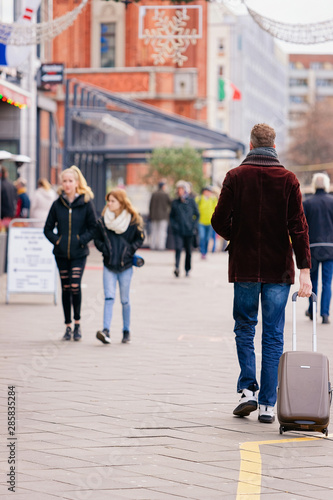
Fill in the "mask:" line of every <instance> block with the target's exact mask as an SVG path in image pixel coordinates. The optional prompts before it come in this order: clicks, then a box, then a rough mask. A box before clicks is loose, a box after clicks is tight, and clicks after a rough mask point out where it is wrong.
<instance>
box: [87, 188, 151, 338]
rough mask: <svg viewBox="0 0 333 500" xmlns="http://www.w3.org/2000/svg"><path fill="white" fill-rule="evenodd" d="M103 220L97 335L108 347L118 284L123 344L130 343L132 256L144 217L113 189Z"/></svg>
mask: <svg viewBox="0 0 333 500" xmlns="http://www.w3.org/2000/svg"><path fill="white" fill-rule="evenodd" d="M105 199H106V206H105V207H104V210H103V212H102V217H101V218H100V219H99V220H98V221H97V226H96V231H95V238H94V242H95V245H96V247H97V249H98V250H99V251H100V252H102V254H103V262H104V268H103V286H104V296H105V301H104V316H103V330H99V331H98V332H97V334H96V337H97V338H98V340H100V341H101V342H103V344H109V343H110V342H111V339H110V333H109V332H110V325H111V321H112V315H113V305H114V301H115V297H116V286H117V281H118V283H119V291H120V301H121V304H122V313H123V339H122V342H123V343H127V342H129V341H130V314H131V306H130V297H129V292H130V285H131V279H132V274H133V267H132V266H133V255H134V253H135V252H136V250H137V249H138V248H139V247H141V245H142V243H143V240H144V233H143V222H142V218H141V216H140V215H139V213H138V212H137V211H136V209H135V208H134V207H133V206H132V204H131V202H130V200H129V198H128V197H127V194H126V191H124V190H123V189H119V188H118V189H113V190H112V191H110V192H109V193H108V194H107V195H106V197H105Z"/></svg>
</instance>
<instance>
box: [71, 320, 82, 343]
mask: <svg viewBox="0 0 333 500" xmlns="http://www.w3.org/2000/svg"><path fill="white" fill-rule="evenodd" d="M81 338H82V333H81V328H80V325H79V324H78V323H75V325H74V335H73V339H74V340H76V341H78V340H81Z"/></svg>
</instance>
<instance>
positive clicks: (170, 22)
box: [142, 7, 199, 66]
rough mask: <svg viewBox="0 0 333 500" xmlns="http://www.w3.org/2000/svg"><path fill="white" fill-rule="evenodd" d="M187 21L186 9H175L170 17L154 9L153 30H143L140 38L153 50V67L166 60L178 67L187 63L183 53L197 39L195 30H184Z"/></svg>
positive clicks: (188, 17)
mask: <svg viewBox="0 0 333 500" xmlns="http://www.w3.org/2000/svg"><path fill="white" fill-rule="evenodd" d="M189 19H190V16H189V15H188V14H187V9H186V7H181V10H179V9H177V10H176V11H175V14H174V15H173V16H172V17H169V16H168V15H166V14H165V11H164V10H161V11H160V10H158V9H156V11H155V14H154V17H153V21H154V22H155V28H152V29H145V30H144V33H143V36H142V38H143V40H144V42H145V44H146V45H148V44H149V43H150V44H151V45H152V47H153V48H154V50H155V53H154V54H153V56H152V57H153V60H154V64H155V65H157V64H164V63H165V62H166V60H167V59H171V60H172V62H174V63H176V64H178V65H179V66H183V64H184V61H187V59H188V57H187V56H185V54H184V52H186V50H187V48H188V46H189V45H190V44H192V45H195V44H196V43H197V38H199V35H198V33H197V30H196V29H195V28H192V29H190V28H186V25H187V21H188V20H189Z"/></svg>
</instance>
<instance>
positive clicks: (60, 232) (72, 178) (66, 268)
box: [44, 165, 96, 341]
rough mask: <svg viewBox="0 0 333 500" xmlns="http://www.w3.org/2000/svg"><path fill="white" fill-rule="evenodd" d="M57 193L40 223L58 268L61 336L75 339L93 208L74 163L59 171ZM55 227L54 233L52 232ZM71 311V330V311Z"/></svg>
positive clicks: (79, 337)
mask: <svg viewBox="0 0 333 500" xmlns="http://www.w3.org/2000/svg"><path fill="white" fill-rule="evenodd" d="M58 194H59V197H58V199H57V200H56V201H55V202H54V203H53V204H52V206H51V208H50V212H49V214H48V216H47V219H46V223H45V226H44V234H45V236H46V238H47V239H48V240H49V241H50V242H51V243H52V244H53V245H54V248H53V253H54V255H55V259H56V262H57V266H58V269H59V274H60V279H61V287H62V305H63V311H64V316H65V324H66V331H65V335H64V337H63V340H71V338H72V333H73V339H74V340H75V341H78V340H80V339H81V337H82V332H81V327H80V319H81V300H82V295H81V280H82V275H83V271H84V268H85V265H86V260H87V255H88V254H89V248H88V243H89V241H90V240H92V238H93V234H94V229H95V225H96V212H95V207H94V204H93V202H92V199H93V198H94V195H93V192H92V191H91V189H90V187H89V186H88V185H87V181H86V180H85V178H84V177H83V175H82V173H81V171H80V170H79V169H78V168H77V167H75V166H74V165H73V166H72V167H70V168H67V169H66V170H63V171H62V173H61V186H60V188H59V190H58ZM54 228H57V233H56V234H55V233H54V232H53V230H54ZM72 306H73V312H74V331H72V327H71V323H72V319H71V315H72Z"/></svg>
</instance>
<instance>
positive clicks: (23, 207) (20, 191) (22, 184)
mask: <svg viewBox="0 0 333 500" xmlns="http://www.w3.org/2000/svg"><path fill="white" fill-rule="evenodd" d="M14 185H15V187H16V190H17V205H16V213H15V217H17V218H20V219H27V218H28V217H29V213H30V198H29V196H28V193H27V181H26V179H24V178H23V177H19V178H18V179H17V180H16V181H15V182H14Z"/></svg>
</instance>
